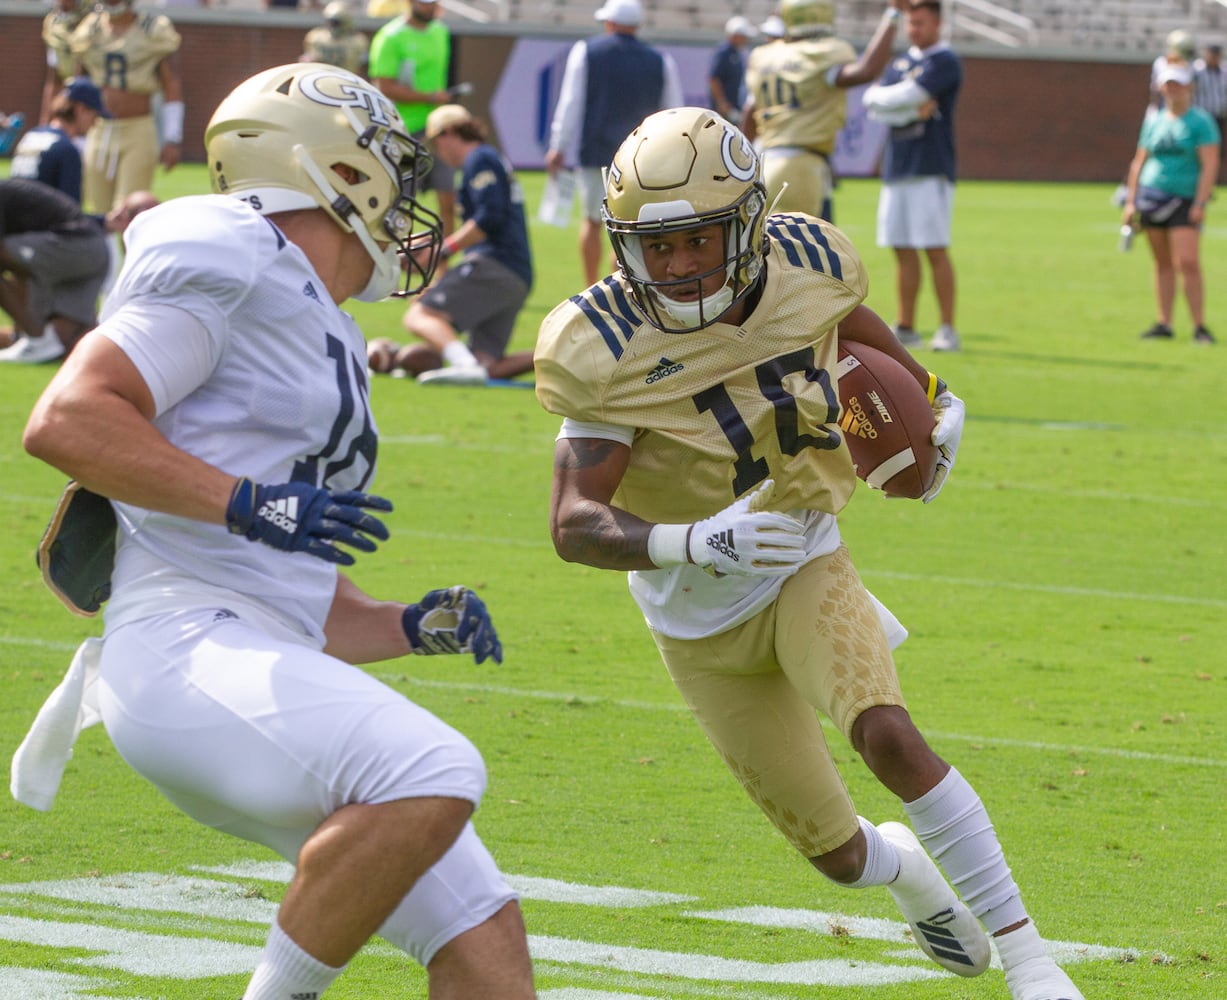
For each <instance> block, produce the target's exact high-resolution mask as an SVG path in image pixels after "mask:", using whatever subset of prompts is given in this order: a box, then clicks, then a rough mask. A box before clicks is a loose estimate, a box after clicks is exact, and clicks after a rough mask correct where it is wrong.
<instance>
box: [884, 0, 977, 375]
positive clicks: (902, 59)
mask: <svg viewBox="0 0 1227 1000" xmlns="http://www.w3.org/2000/svg"><path fill="white" fill-rule="evenodd" d="M941 31H942V5H941V3H940V2H939V0H912V2H911V4H910V6H909V7H908V13H907V36H908V41H909V42H910V43H911V45H910V46H909V47H908V50H907V52H906V53H904V54H903V55H901V56H898V57H897V58H895V59H894V61H892V62H891V64H890V67H889V68H888V69H887V71H886V73H885V74H884V75H883V77H882V80H881V81H880V82H879V83H877V84H874V85H873V86H872V87H870V88H869V89H868V90H866V91H865V94H864V96H863V97H862V101H863V102H864V105H865V107H866V109H867V110H868V112H869V115H870V117H871V118H875V119H877V120H878V121H881V122H884V123H885V124H887V125H889V126H890V138H889V141H888V142H887V144H886V153H885V158H884V161H883V164H882V191H881V194H880V195H879V196H878V232H877V241H878V246H880V247H890V248H891V249H892V250H894V252H895V286H896V294H897V298H898V312H897V314H896V317H895V326H894V330H895V336H896V337H898V338H899V341H900V343H902V344H903V345H904V346H905V347H916V346H919V345H920V344H921V343H922V339H921V336H920V334H918V333H917V332H916V299H917V297H918V296H919V294H920V283H921V262H920V253H921V251H922V250H923V251H924V255H925V258H926V259H927V260H928V263H929V271H930V272H931V274H932V278H933V291H934V294H935V296H936V298H937V308H938V313H939V315H940V319H941V322H940V325H939V326H938V328H937V331H936V332H935V333H934V334H933V339H932V340H931V341H930V342H929V346H930V347H931V348H932V349H933V350H935V351H957V350H959V349H960V348H961V347H962V342H961V341H960V339H959V335H958V331H957V330H956V329H955V325H954V305H955V275H954V263H953V261H952V260H951V258H950V224H951V218H952V216H953V213H954V182H955V174H956V163H955V141H954V112H955V106H956V104H957V102H958V96H959V88H960V87H961V86H962V83H963V64H962V62H961V61H960V60H959V57H958V56H957V55H955V54H954V52H953V51H952V50H951V49H950V47H949V46H948V45H946V44H945V43H943V42H942V40H941Z"/></svg>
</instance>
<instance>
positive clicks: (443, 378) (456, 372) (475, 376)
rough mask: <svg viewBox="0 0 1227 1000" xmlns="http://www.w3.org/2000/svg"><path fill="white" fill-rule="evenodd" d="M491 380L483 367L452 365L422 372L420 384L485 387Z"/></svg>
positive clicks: (419, 377) (419, 379) (419, 378)
mask: <svg viewBox="0 0 1227 1000" xmlns="http://www.w3.org/2000/svg"><path fill="white" fill-rule="evenodd" d="M489 378H490V376H489V375H488V374H487V373H486V370H485V369H484V368H483V367H482V366H481V365H452V366H450V367H448V368H435V369H433V370H431V371H428V372H422V374H421V375H419V376H418V382H420V383H421V384H422V385H485V384H486V382H487V381H489Z"/></svg>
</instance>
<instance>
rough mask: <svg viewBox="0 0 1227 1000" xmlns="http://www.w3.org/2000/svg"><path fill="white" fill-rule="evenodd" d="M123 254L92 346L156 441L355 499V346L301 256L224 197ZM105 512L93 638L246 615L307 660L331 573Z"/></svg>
mask: <svg viewBox="0 0 1227 1000" xmlns="http://www.w3.org/2000/svg"><path fill="white" fill-rule="evenodd" d="M125 239H126V243H127V258H126V261H125V264H124V268H123V271H122V272H121V274H120V276H119V280H118V282H117V284H116V286H115V290H114V292H113V293H112V294H111V296H110V297H109V298H108V300H107V304H106V308H105V310H104V315H103V318H102V324H101V326H100V327H99V329H98V332H99V333H101V334H104V335H105V336H107V337H109V338H110V339H111V340H112V341H114V342H115V343H116V344H117V345H118V346H119V347H120V348H121V349H122V350H123V351H124V352H125V353H126V354H127V355H128V356H129V358H131V360H132V361H133V363H134V364H135V365H136V367H137V368H138V369H139V371H140V372H141V375H142V376H143V377H144V379H145V381H146V383H148V385H149V387H150V390H151V392H152V394H153V397H154V401H155V404H156V407H157V415H156V417H155V419H154V423H155V425H156V426H157V427H158V429H159V430H160V431H161V432H162V433H163V434H164V435H165V436H166V437H167V438H168V439H169V441H170V442H171V443H172V444H174V445H175V446H176V447H178V448H180V449H182V450H183V451H187V452H190V453H191V454H193V455H195V456H196V457H198V458H200V459H202V460H204V461H205V462H208V463H210V464H211V465H214V466H217V467H218V468H221V469H223V470H225V471H226V472H229V473H232V474H234V475H242V476H247V477H249V478H251V479H252V480H254V481H255V482H257V483H269V484H272V483H284V482H288V481H291V480H293V481H299V482H307V483H311V484H312V485H314V486H322V487H326V488H329V489H367V488H368V487H369V482H370V479H371V477H372V475H373V473H374V468H375V452H376V444H377V438H376V431H375V422H374V419H373V417H372V415H371V409H370V404H369V398H368V391H369V387H368V383H367V369H366V348H365V343H364V341H363V337H362V333H361V331H360V330H359V329H358V327H357V325H356V324H355V323H354V321H353V319H352V318H351V317H350V316H348V315H347V314H346V313H343V312H342V311H341V310H340V309H339V308H338V307H337V306H336V304H335V303H333V301H332V300H331V298H329V296H328V293H327V291H326V289H325V288H324V285H323V283H322V282H321V281H320V279H319V277H318V276H317V275H316V273H315V271H314V270H313V269H312V267H311V265H310V264H309V263H308V261H307V258H306V256H305V255H304V254H303V253H302V251H301V250H299V249H298V247H296V246H295V245H294V244H293V243H291V242H289V241H288V240H287V239H286V238H285V236H284V235H283V234H282V233H281V232H280V230H278V229H277V228H276V227H275V226H274V225H273V224H272V223H271V222H269V221H268V220H267V219H265V218H264V217H263V216H261V215H259V214H258V213H257V212H256V211H255V210H253V209H252V208H251V207H250V206H249V205H247V204H246V203H245V202H242V201H240V200H238V199H236V198H231V197H227V196H224V195H203V196H199V197H188V198H177V199H174V200H172V201H168V202H166V203H164V204H163V205H161V206H159V207H158V208H155V209H151V210H150V211H148V212H145V213H142V214H141V215H140V216H139V217H138V218H137V219H136V220H134V222H133V223H132V225H131V227H130V228H129V229H128V231H127V234H126V237H125ZM184 314H187V315H184ZM168 318H169V320H168ZM114 507H115V511H116V515H117V517H118V520H119V526H120V538H119V546H118V556H117V559H116V566H115V573H114V577H113V595H112V598H111V601H110V603H109V605H108V607H107V612H106V618H107V624H108V627H114V626H115V625H118V624H121V623H123V622H126V621H132V620H135V619H136V618H139V617H144V616H145V615H147V614H150V613H152V612H166V611H168V610H174V609H175V607H177V606H182V607H200V606H214V605H215V606H217V607H227V606H228V605H230V604H234V605H238V606H242V605H244V604H246V605H254V606H257V607H260V608H262V609H263V610H265V611H268V612H271V613H272V614H274V615H276V616H277V617H278V618H279V619H281V620H282V621H283V622H285V623H286V624H287V625H288V626H290V627H291V628H292V629H293V630H294V631H295V632H297V633H299V634H301V635H303V636H304V637H307V638H309V639H310V640H311V641H313V642H315V643H319V644H322V642H323V625H324V621H325V619H326V617H327V614H328V609H329V607H330V606H331V604H332V600H333V596H334V593H335V590H336V579H337V576H336V567H335V566H333V565H332V564H331V563H328V562H325V561H324V560H322V559H318V558H316V557H314V556H310V555H307V554H305V553H297V552H295V553H290V552H283V551H281V550H278V549H274V548H271V547H269V546H267V545H263V544H261V543H258V542H251V541H249V540H248V539H246V538H245V537H243V536H242V535H233V534H231V533H230V532H229V531H227V529H226V528H225V526H223V525H217V524H206V523H203V522H200V521H193V520H187V519H185V518H181V517H173V516H171V515H168V514H162V513H156V512H153V511H149V510H145V509H143V508H140V507H133V506H131V505H128V504H120V503H115V504H114Z"/></svg>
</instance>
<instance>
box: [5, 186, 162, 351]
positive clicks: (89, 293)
mask: <svg viewBox="0 0 1227 1000" xmlns="http://www.w3.org/2000/svg"><path fill="white" fill-rule="evenodd" d="M156 204H157V200H156V199H155V198H154V197H153V195H151V194H150V193H149V192H148V191H137V192H134V193H132V194H130V195H128V196H127V197H126V198H125V199H124V201H123V202H121V203H120V204H119V205H117V206H115V207H114V208H112V209H111V210H110V211H109V212H107V214H106V215H105V216H91V215H86V214H85V213H84V212H83V211H82V209H81V205H80V204H79V203H78V202H76V201H74V200H73V199H72V198H70V197H69V196H68V195H66V194H64V192H62V191H58V190H56V189H55V188H53V187H48V186H47V185H46V184H42V183H40V182H39V181H31V180H25V179H9V180H5V181H0V309H3V310H4V311H5V312H6V313H8V314H9V316H11V317H12V318H13V324H14V330H13V332H14V335H15V336H17V338H18V339H16V341H15V342H14V343H12V344H10V345H9V346H8V347H6V348H5V349H4V350H2V351H0V362H6V363H11V364H43V363H45V362H48V361H58V360H59V359H60V358H62V357H63V356H64V355H65V354H66V353H68V352H69V351H71V350H72V349H73V347H75V346H76V344H77V341H79V340H80V339H81V337H83V336H84V335H85V333H86V332H88V331H89V330H91V329H93V327H94V324H95V323H96V322H97V308H98V293H99V291H100V290H101V288H102V283H103V281H104V279H105V278H106V276H107V270H108V267H109V265H110V252H109V250H108V248H107V242H108V241H107V238H106V234H107V233H116V234H118V233H122V232H123V231H124V230H125V229H126V228H127V226H128V223H129V222H131V221H132V219H133V218H134V217H135V216H136V215H138V214H139V213H140V212H142V211H144V210H145V209H147V208H151V207H152V206H153V205H156Z"/></svg>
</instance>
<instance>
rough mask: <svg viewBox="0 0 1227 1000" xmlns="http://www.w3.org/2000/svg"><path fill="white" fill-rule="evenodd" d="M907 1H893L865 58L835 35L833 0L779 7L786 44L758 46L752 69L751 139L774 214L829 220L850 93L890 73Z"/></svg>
mask: <svg viewBox="0 0 1227 1000" xmlns="http://www.w3.org/2000/svg"><path fill="white" fill-rule="evenodd" d="M907 3H908V0H891V4H892V5H891V6H889V7H887V8H886V12H885V14H883V16H882V21H881V23H880V24H879V25H878V30H877V31H876V32H874V35H873V38H871V39H870V40H869V45H868V46H866V48H865V51H864V53H862V54H861V56H860V57H859V58H858V57H857V54H856V51H855V50H854V49H853V48H852V46H851V45H849V44H848V43H847V42H846V41H844V40H843V39H842V38H836V37H835V35H834V30H835V3H834V0H783V3H781V4H780V17H781V19H782V20H783V22H784V26H785V28H786V29H787V32H788V34H787V36H786V38H785V40H784V42H783V44H777V45H761V46H759V47H758V48H756V49H754V50H753V51H752V52H751V53H750V59H749V62H748V64H747V65H746V94H747V106H746V109H745V110H746V112H747V113H746V115H745V128H746V134H747V135H748V136H749V137H750V138H751V139H752V140H756V141H757V142H758V146H759V149H760V150H761V151H762V154H763V180H764V182H765V183H766V185H767V204H768V205H774V206H775V208H774V210H775V211H780V212H808V213H810V214H811V215H823V217H824V218H829V207H828V208H826V210H825V211H824V206H828V202H829V199H830V194H831V184H832V177H831V163H830V160H831V154H832V153H833V152H834V151H835V137H836V136H837V135H838V134H839V130H840V129H842V128H843V127H844V122H845V121H846V119H847V104H848V98H847V88H849V87H856V86H859V85H860V84H862V83H870V82H872V81H873V80H876V79H877V78H878V76H879V74H881V72H882V70H884V69H885V68H886V63H887V62H888V61H889V60H890V52H891V45H892V44H893V43H894V41H895V28H896V26H897V25H898V23H899V20H900V18H901V17H902V14H901V12H902V11H903V10H905V9H906V7H907ZM781 191H783V192H784V193H783V195H782V196H781V194H780V192H781ZM777 197H778V198H779V201H778V202H777V201H776V198H777Z"/></svg>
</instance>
